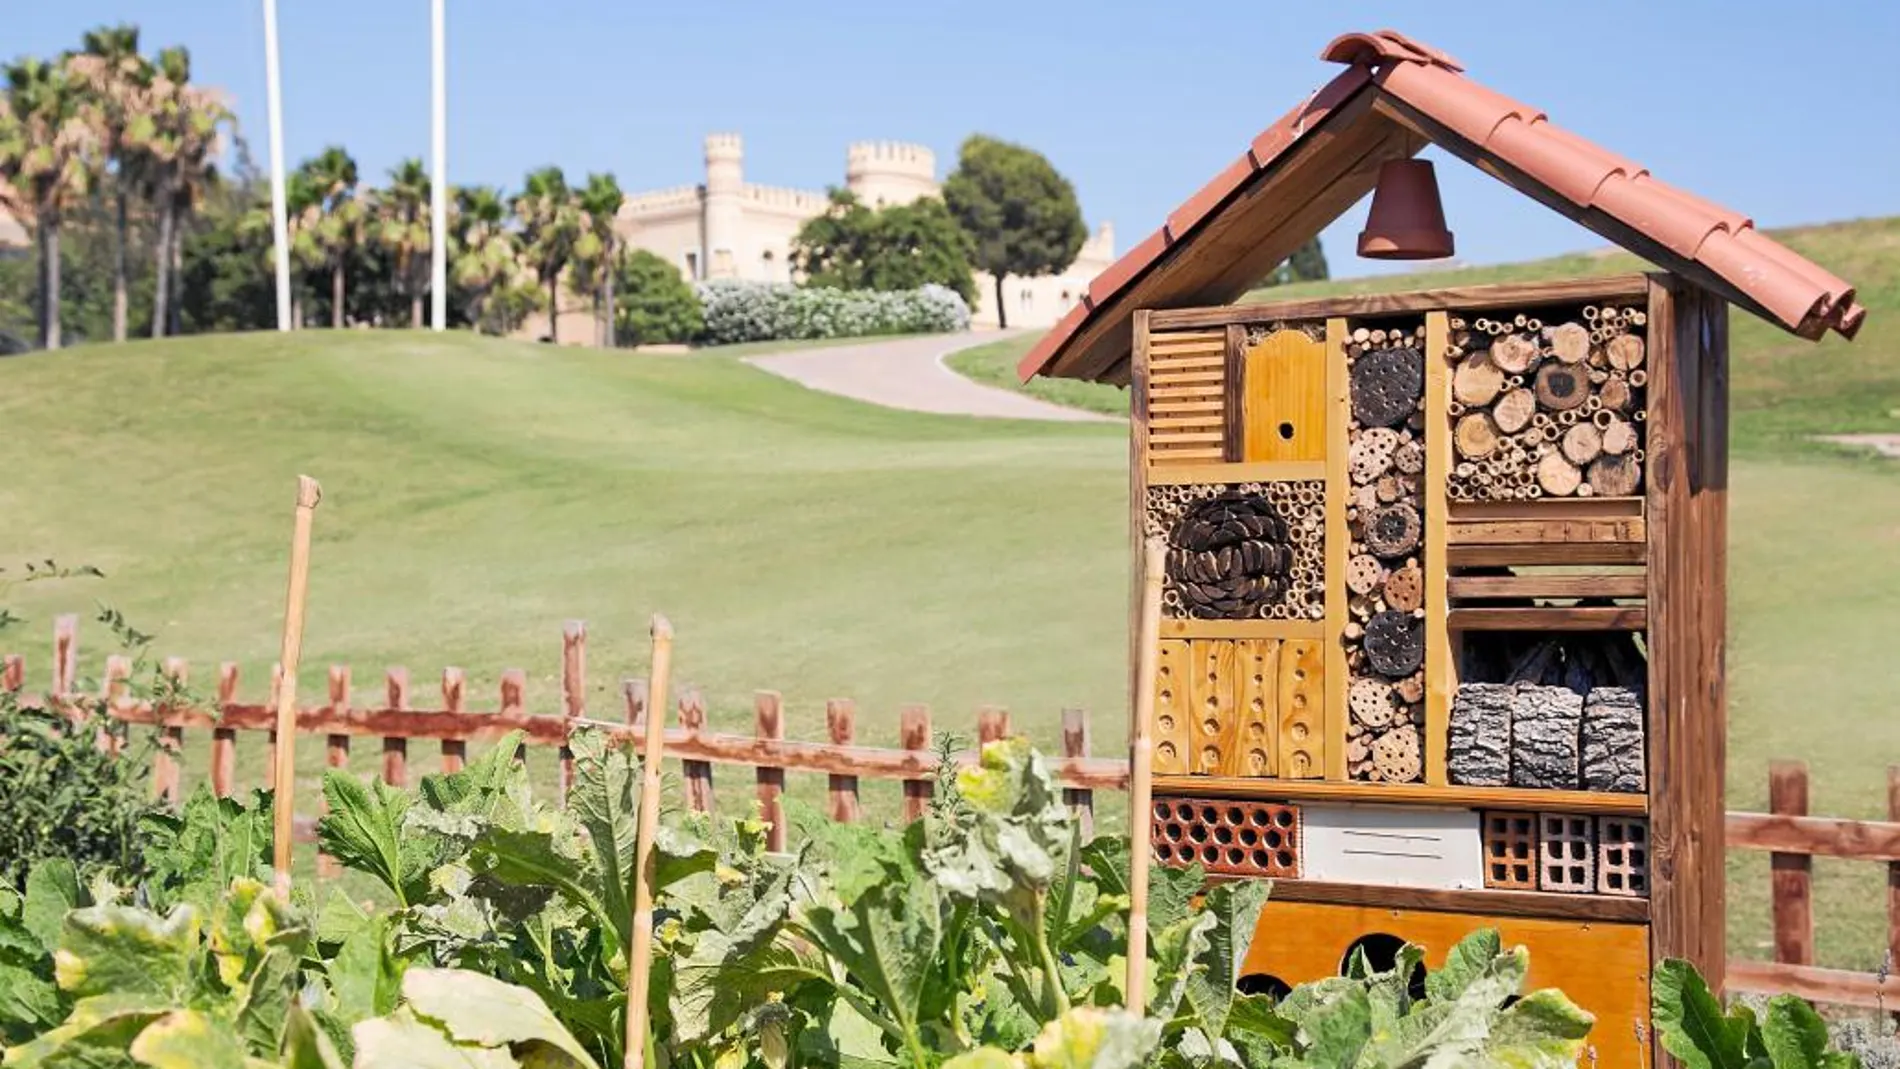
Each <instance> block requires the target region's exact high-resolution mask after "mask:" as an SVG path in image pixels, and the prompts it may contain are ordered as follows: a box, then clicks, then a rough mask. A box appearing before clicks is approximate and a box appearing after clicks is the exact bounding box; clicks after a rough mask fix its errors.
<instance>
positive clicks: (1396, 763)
mask: <svg viewBox="0 0 1900 1069" xmlns="http://www.w3.org/2000/svg"><path fill="white" fill-rule="evenodd" d="M1346 357H1347V367H1348V379H1349V382H1350V390H1351V397H1350V400H1351V422H1350V423H1349V424H1348V430H1347V446H1348V454H1347V474H1348V476H1349V477H1350V479H1351V481H1352V496H1351V498H1350V500H1349V501H1348V504H1347V512H1346V515H1347V520H1348V523H1349V525H1350V529H1351V533H1352V544H1351V546H1350V548H1349V550H1348V553H1347V560H1346V574H1345V576H1344V577H1343V579H1344V582H1345V585H1346V594H1347V606H1348V609H1349V612H1350V615H1351V620H1350V622H1348V623H1347V625H1346V629H1345V635H1344V640H1345V643H1346V667H1347V672H1348V678H1349V683H1348V689H1347V709H1348V711H1349V714H1350V715H1349V716H1348V718H1347V727H1346V765H1347V773H1348V774H1349V775H1350V776H1351V777H1352V778H1354V779H1358V780H1376V781H1380V782H1388V783H1415V782H1418V781H1419V780H1421V779H1423V778H1424V736H1423V732H1422V726H1423V724H1424V720H1425V707H1424V698H1425V677H1424V672H1423V668H1424V658H1425V606H1424V595H1425V583H1424V571H1423V568H1424V566H1425V563H1426V562H1425V561H1424V559H1423V558H1424V553H1423V549H1424V530H1425V521H1424V516H1425V514H1424V508H1425V501H1424V494H1423V492H1422V490H1421V486H1422V479H1423V472H1424V469H1425V448H1424V429H1425V417H1424V386H1425V358H1424V330H1423V328H1422V327H1421V326H1411V327H1398V328H1379V329H1368V328H1366V327H1360V328H1358V329H1356V330H1354V331H1353V332H1352V335H1351V337H1350V338H1349V339H1348V342H1347V346H1346Z"/></svg>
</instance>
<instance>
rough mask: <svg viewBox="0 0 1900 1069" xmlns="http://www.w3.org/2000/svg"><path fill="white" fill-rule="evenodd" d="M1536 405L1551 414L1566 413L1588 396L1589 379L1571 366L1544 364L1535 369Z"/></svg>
mask: <svg viewBox="0 0 1900 1069" xmlns="http://www.w3.org/2000/svg"><path fill="white" fill-rule="evenodd" d="M1536 381H1537V385H1536V391H1537V403H1538V404H1540V405H1543V406H1544V407H1545V408H1548V409H1550V410H1551V411H1553V412H1566V411H1569V410H1570V409H1573V408H1575V407H1577V406H1578V405H1580V404H1583V402H1584V399H1585V398H1587V397H1589V396H1590V377H1589V375H1587V374H1585V372H1584V370H1583V369H1582V368H1580V367H1577V366H1575V365H1573V364H1545V365H1544V366H1543V367H1540V368H1538V369H1537V380H1536Z"/></svg>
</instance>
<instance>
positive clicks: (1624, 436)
mask: <svg viewBox="0 0 1900 1069" xmlns="http://www.w3.org/2000/svg"><path fill="white" fill-rule="evenodd" d="M1635 448H1636V427H1635V425H1634V424H1631V423H1627V422H1625V421H1623V420H1620V419H1619V420H1616V421H1614V422H1612V423H1611V424H1610V425H1609V426H1608V427H1605V428H1603V451H1604V452H1605V453H1609V454H1611V455H1613V456H1621V455H1623V454H1624V453H1627V452H1629V451H1630V450H1632V449H1635Z"/></svg>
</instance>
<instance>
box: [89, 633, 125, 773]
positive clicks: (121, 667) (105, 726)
mask: <svg viewBox="0 0 1900 1069" xmlns="http://www.w3.org/2000/svg"><path fill="white" fill-rule="evenodd" d="M131 678H132V659H131V658H129V657H127V656H125V655H124V654H120V653H115V654H113V655H112V656H110V657H107V658H106V678H105V682H104V683H102V684H101V685H100V688H99V699H100V701H99V705H100V709H99V723H98V724H97V725H95V726H94V728H93V745H95V746H97V747H98V748H99V750H100V752H102V753H109V754H113V755H115V756H116V755H117V754H118V753H119V752H120V749H121V747H120V743H121V741H122V740H123V738H124V736H122V735H121V734H120V733H119V731H118V726H119V725H118V721H117V719H116V718H115V717H114V716H113V712H114V711H115V710H117V709H118V708H119V707H120V706H121V705H122V704H124V702H125V701H126V697H127V685H126V684H127V681H128V680H130V679H131Z"/></svg>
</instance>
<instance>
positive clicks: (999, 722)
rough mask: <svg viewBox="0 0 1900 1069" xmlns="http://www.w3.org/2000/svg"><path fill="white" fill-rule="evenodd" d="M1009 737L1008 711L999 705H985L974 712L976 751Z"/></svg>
mask: <svg viewBox="0 0 1900 1069" xmlns="http://www.w3.org/2000/svg"><path fill="white" fill-rule="evenodd" d="M1008 737H1009V710H1008V709H1005V708H1003V707H1002V706H1000V705H985V706H983V707H982V708H980V709H978V710H977V711H976V745H977V748H978V749H981V748H983V747H985V746H988V745H989V744H990V743H992V742H1001V741H1003V740H1004V739H1006V738H1008Z"/></svg>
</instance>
